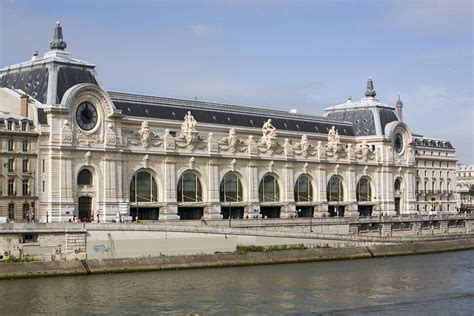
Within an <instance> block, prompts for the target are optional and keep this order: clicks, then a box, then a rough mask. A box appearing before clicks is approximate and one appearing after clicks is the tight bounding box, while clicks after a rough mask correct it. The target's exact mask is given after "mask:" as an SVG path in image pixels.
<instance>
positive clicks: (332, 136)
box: [326, 126, 346, 158]
mask: <svg viewBox="0 0 474 316" xmlns="http://www.w3.org/2000/svg"><path fill="white" fill-rule="evenodd" d="M326 154H327V156H329V157H334V158H339V157H344V156H345V155H346V151H345V149H344V146H342V144H341V141H340V136H339V132H338V130H337V129H336V127H335V126H333V127H331V129H330V130H329V132H328V143H327V145H326Z"/></svg>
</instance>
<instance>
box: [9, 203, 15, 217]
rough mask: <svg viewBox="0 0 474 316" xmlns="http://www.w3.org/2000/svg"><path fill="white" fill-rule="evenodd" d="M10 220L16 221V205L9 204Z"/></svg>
mask: <svg viewBox="0 0 474 316" xmlns="http://www.w3.org/2000/svg"><path fill="white" fill-rule="evenodd" d="M8 219H10V220H13V219H15V204H14V203H10V204H8Z"/></svg>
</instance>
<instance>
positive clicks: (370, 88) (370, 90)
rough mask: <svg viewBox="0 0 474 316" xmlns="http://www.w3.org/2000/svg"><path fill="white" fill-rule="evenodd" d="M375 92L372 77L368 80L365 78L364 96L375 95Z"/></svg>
mask: <svg viewBox="0 0 474 316" xmlns="http://www.w3.org/2000/svg"><path fill="white" fill-rule="evenodd" d="M376 95H377V93H375V90H374V83H373V82H372V78H370V77H369V80H367V91H365V96H366V97H372V98H373V97H375V96H376Z"/></svg>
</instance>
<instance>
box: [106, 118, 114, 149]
mask: <svg viewBox="0 0 474 316" xmlns="http://www.w3.org/2000/svg"><path fill="white" fill-rule="evenodd" d="M105 143H106V144H107V145H116V144H117V136H116V134H115V130H114V126H113V124H112V123H109V124H108V125H107V131H106V132H105Z"/></svg>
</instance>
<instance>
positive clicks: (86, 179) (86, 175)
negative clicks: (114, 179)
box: [77, 169, 92, 185]
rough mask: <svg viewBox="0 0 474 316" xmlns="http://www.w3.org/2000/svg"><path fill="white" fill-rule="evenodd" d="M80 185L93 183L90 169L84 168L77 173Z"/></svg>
mask: <svg viewBox="0 0 474 316" xmlns="http://www.w3.org/2000/svg"><path fill="white" fill-rule="evenodd" d="M77 184H78V185H92V173H91V172H90V171H89V170H88V169H82V170H81V171H80V172H79V174H78V175H77Z"/></svg>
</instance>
